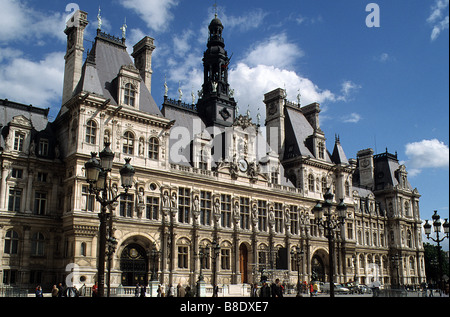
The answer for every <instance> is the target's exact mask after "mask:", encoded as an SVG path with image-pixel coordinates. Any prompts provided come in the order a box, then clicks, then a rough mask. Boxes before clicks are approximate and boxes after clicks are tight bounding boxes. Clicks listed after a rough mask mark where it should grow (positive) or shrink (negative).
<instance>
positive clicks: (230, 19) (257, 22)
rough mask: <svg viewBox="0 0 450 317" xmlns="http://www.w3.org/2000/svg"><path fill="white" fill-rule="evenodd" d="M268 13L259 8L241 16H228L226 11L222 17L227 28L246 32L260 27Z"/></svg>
mask: <svg viewBox="0 0 450 317" xmlns="http://www.w3.org/2000/svg"><path fill="white" fill-rule="evenodd" d="M267 14H268V13H266V12H264V11H263V10H261V9H257V10H254V11H251V12H250V13H248V14H245V15H241V16H228V15H226V13H221V14H220V19H221V21H222V23H223V24H224V25H226V27H227V28H229V29H239V30H240V31H241V32H246V31H250V30H252V29H256V28H259V27H260V26H261V24H262V23H263V21H264V18H265V17H266V16H267Z"/></svg>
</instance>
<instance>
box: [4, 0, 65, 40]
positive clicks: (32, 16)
mask: <svg viewBox="0 0 450 317" xmlns="http://www.w3.org/2000/svg"><path fill="white" fill-rule="evenodd" d="M0 8H2V9H1V10H0V43H7V42H11V41H23V40H24V39H27V40H30V39H32V40H33V41H34V42H35V44H39V45H42V44H43V43H44V42H45V41H46V40H48V38H49V37H50V38H57V39H59V40H60V41H61V42H63V41H65V38H66V35H65V34H64V29H65V26H66V23H65V19H66V14H67V13H66V12H55V13H50V14H48V13H43V12H39V11H37V10H35V9H33V8H31V7H30V6H29V5H28V4H26V3H24V2H23V1H13V0H0Z"/></svg>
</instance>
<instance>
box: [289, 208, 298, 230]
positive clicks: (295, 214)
mask: <svg viewBox="0 0 450 317" xmlns="http://www.w3.org/2000/svg"><path fill="white" fill-rule="evenodd" d="M290 216H291V234H295V235H297V234H298V211H297V206H291V210H290Z"/></svg>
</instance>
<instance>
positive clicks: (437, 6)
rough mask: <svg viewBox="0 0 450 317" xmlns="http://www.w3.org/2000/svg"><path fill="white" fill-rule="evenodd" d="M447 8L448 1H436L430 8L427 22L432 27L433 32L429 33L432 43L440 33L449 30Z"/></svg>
mask: <svg viewBox="0 0 450 317" xmlns="http://www.w3.org/2000/svg"><path fill="white" fill-rule="evenodd" d="M448 7H449V0H436V1H435V3H434V4H433V6H432V7H431V14H430V16H429V17H428V19H427V22H428V23H429V24H431V25H432V26H433V31H432V32H431V40H432V41H434V40H436V39H437V38H438V36H439V34H440V33H441V32H442V31H444V30H448V28H449V15H448ZM445 14H446V15H445Z"/></svg>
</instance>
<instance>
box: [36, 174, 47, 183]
mask: <svg viewBox="0 0 450 317" xmlns="http://www.w3.org/2000/svg"><path fill="white" fill-rule="evenodd" d="M47 176H48V174H47V173H41V172H38V176H37V180H38V181H39V182H42V183H46V182H47Z"/></svg>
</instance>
